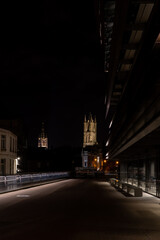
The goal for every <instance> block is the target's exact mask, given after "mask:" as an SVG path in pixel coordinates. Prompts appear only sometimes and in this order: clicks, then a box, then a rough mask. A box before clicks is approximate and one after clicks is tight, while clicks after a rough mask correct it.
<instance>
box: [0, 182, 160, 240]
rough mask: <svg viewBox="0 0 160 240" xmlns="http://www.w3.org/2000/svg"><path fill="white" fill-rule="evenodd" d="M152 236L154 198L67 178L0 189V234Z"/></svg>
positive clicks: (157, 227)
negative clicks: (32, 186) (128, 194)
mask: <svg viewBox="0 0 160 240" xmlns="http://www.w3.org/2000/svg"><path fill="white" fill-rule="evenodd" d="M4 239H5V240H10V239H12V240H15V239H16V240H20V239H21V240H25V239H34V240H36V239H37V240H38V239H39V240H41V239H45V240H46V239H54V240H61V239H62V240H90V239H91V240H152V239H154V240H156V239H157V240H158V239H160V199H157V198H155V197H152V196H150V195H148V194H144V197H142V198H134V197H125V196H124V195H122V194H121V193H120V192H117V191H116V190H115V189H114V188H113V187H111V186H110V185H109V183H107V182H105V181H102V180H99V181H96V180H84V179H80V180H78V179H70V180H64V181H61V182H55V183H51V184H47V185H43V186H38V187H34V188H30V189H25V190H19V191H16V192H10V193H5V194H1V195H0V240H4Z"/></svg>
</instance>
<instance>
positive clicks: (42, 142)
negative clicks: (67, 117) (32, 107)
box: [38, 123, 48, 149]
mask: <svg viewBox="0 0 160 240" xmlns="http://www.w3.org/2000/svg"><path fill="white" fill-rule="evenodd" d="M38 147H39V148H46V149H47V148H48V137H47V134H46V133H45V129H44V123H42V128H41V133H40V135H39V137H38Z"/></svg>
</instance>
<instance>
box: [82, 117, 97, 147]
mask: <svg viewBox="0 0 160 240" xmlns="http://www.w3.org/2000/svg"><path fill="white" fill-rule="evenodd" d="M95 144H97V121H96V117H95V118H94V120H93V118H92V114H91V113H90V115H89V119H88V120H87V119H86V115H85V117H84V133H83V147H86V146H93V145H95Z"/></svg>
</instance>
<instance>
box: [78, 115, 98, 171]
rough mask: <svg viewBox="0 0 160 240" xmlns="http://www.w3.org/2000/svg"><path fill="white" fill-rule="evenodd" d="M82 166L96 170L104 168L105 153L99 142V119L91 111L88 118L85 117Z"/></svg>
mask: <svg viewBox="0 0 160 240" xmlns="http://www.w3.org/2000/svg"><path fill="white" fill-rule="evenodd" d="M82 167H83V168H92V169H94V170H96V171H99V170H102V168H103V154H102V151H101V148H100V146H99V145H98V142H97V121H96V117H94V119H93V117H92V114H91V113H90V114H89V117H88V119H86V116H85V117H84V130H83V149H82Z"/></svg>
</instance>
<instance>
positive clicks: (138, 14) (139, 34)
mask: <svg viewBox="0 0 160 240" xmlns="http://www.w3.org/2000/svg"><path fill="white" fill-rule="evenodd" d="M97 6H99V9H97V22H98V25H99V32H100V36H99V37H100V42H101V44H102V48H103V52H104V72H105V73H104V74H105V76H106V96H105V104H106V114H105V123H106V124H105V126H106V129H105V130H106V159H107V160H108V161H110V162H113V161H119V163H120V180H121V181H122V182H127V183H128V184H132V185H135V186H138V187H140V188H142V189H143V190H144V191H146V192H148V193H151V194H153V195H155V196H158V197H160V134H159V133H160V71H159V66H160V14H159V12H160V1H158V0H155V1H152V0H151V1H143V0H139V1H132V0H124V1H119V0H115V1H108V0H104V1H101V0H97ZM117 39H118V40H117Z"/></svg>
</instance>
